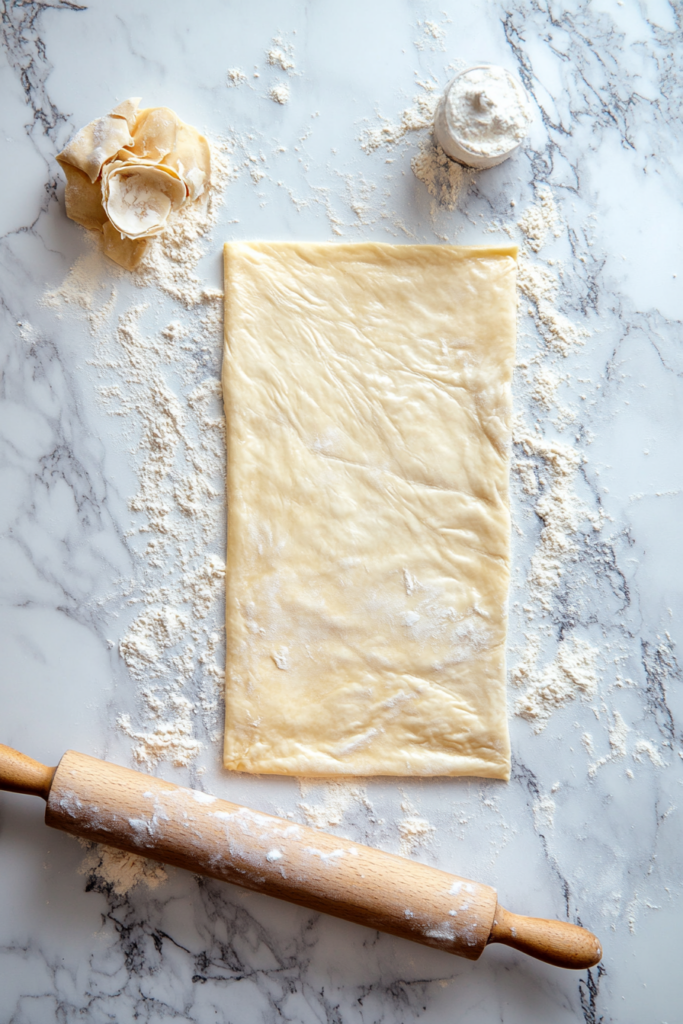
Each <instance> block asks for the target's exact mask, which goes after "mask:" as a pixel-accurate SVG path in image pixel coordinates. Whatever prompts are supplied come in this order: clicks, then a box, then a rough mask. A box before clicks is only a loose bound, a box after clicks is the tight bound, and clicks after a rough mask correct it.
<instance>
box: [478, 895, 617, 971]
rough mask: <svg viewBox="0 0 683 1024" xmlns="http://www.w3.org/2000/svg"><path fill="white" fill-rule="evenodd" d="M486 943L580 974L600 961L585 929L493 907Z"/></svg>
mask: <svg viewBox="0 0 683 1024" xmlns="http://www.w3.org/2000/svg"><path fill="white" fill-rule="evenodd" d="M488 941H489V942H502V943H503V944H504V945H506V946H512V948H513V949H518V950H519V952H520V953H527V954H528V955H529V956H534V957H536V959H537V960H544V961H545V963H547V964H554V966H555V967H568V968H569V969H570V970H575V971H583V970H585V969H586V968H587V967H595V965H596V964H597V963H599V961H600V960H601V959H602V949H601V946H600V942H599V941H598V939H597V938H596V937H595V935H593V934H592V932H589V931H587V929H585V928H581V927H580V926H579V925H576V924H569V922H568V921H548V920H546V919H545V918H541V917H523V916H522V915H521V914H513V913H511V912H510V911H509V910H505V909H504V908H503V907H501V905H500V903H499V904H498V905H497V907H496V913H495V915H494V918H493V927H492V928H491V934H490V935H489V940H488Z"/></svg>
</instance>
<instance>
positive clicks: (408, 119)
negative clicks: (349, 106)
mask: <svg viewBox="0 0 683 1024" xmlns="http://www.w3.org/2000/svg"><path fill="white" fill-rule="evenodd" d="M437 101H438V97H437V96H435V95H434V94H433V93H432V92H431V91H428V92H427V93H426V95H418V96H415V97H414V99H413V105H412V106H411V107H408V108H407V109H406V110H404V111H403V113H402V114H401V120H400V121H399V122H398V124H392V122H391V121H390V120H389V119H388V118H386V117H382V116H381V115H380V121H381V122H382V123H381V124H380V125H378V126H377V127H374V128H366V129H365V130H364V131H363V132H362V133H361V137H360V144H361V148H362V149H363V150H365V152H366V153H372V152H374V151H375V150H376V149H379V148H380V146H395V145H396V144H397V143H398V142H400V141H401V139H403V138H405V136H406V135H407V134H408V133H409V132H415V131H420V130H421V129H422V128H431V126H432V122H433V120H434V111H435V109H436V104H437Z"/></svg>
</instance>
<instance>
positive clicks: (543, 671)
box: [511, 636, 598, 733]
mask: <svg viewBox="0 0 683 1024" xmlns="http://www.w3.org/2000/svg"><path fill="white" fill-rule="evenodd" d="M539 648H540V644H539V641H538V639H537V637H533V636H532V637H530V638H529V640H528V643H527V646H526V649H525V651H524V655H523V657H522V658H521V659H520V661H519V662H518V664H517V665H516V667H515V668H514V669H513V670H512V672H511V679H512V682H513V683H514V684H515V685H516V686H524V687H525V689H524V692H523V693H521V694H520V695H519V696H518V697H517V699H516V701H515V714H517V715H519V716H520V717H521V718H526V719H528V721H530V722H531V723H532V725H533V730H534V732H536V733H539V732H542V730H543V729H544V728H545V726H546V724H547V722H548V719H549V718H550V715H551V714H552V712H553V711H555V710H556V708H559V707H562V706H563V705H565V704H568V703H569V702H570V701H573V700H575V699H576V698H577V697H581V698H583V699H587V698H589V697H592V696H593V694H594V693H595V691H596V689H597V685H598V678H597V673H596V664H595V663H596V659H597V657H598V651H597V650H596V648H595V647H591V645H590V644H589V643H587V642H586V641H585V640H582V639H581V638H579V637H575V636H570V637H568V638H567V639H566V640H561V641H560V643H559V645H558V648H557V654H556V656H555V658H554V660H553V661H551V662H550V664H548V665H545V666H544V667H543V668H540V669H539V668H537V659H538V655H539Z"/></svg>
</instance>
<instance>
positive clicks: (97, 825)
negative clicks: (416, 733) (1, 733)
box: [0, 744, 602, 970]
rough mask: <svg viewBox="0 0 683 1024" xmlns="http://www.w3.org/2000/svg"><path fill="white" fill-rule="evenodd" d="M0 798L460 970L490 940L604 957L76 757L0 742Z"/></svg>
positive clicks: (203, 797)
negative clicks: (27, 751) (49, 761)
mask: <svg viewBox="0 0 683 1024" xmlns="http://www.w3.org/2000/svg"><path fill="white" fill-rule="evenodd" d="M0 789H5V790H10V791H11V792H14V793H29V794H33V795H35V796H42V797H43V799H44V800H46V801H47V807H46V810H45V823H46V824H47V825H50V826H52V828H58V829H62V830H63V831H64V832H71V833H72V834H73V835H76V836H82V837H83V838H84V839H90V840H93V841H95V842H98V843H106V844H107V845H108V846H115V847H118V848H119V849H121V850H128V851H130V852H131V853H137V854H141V855H142V856H144V857H151V858H152V859H154V860H159V861H163V862H164V863H165V864H173V865H175V866H176V867H179V868H185V869H186V870H188V871H193V872H195V873H198V874H202V875H209V876H210V877H211V878H218V879H220V880H221V881H224V882H232V883H234V884H235V885H241V886H243V887H244V888H245V889H254V890H256V892H263V893H267V894H268V895H269V896H276V897H277V898H278V899H282V900H288V901H289V902H290V903H298V904H299V905H301V906H303V907H309V908H310V909H311V910H316V911H322V912H323V913H326V914H333V915H335V916H336V917H341V918H344V919H345V920H347V921H354V922H355V923H357V924H362V925H365V926H367V927H369V928H376V929H378V930H379V931H383V932H390V933H391V934H392V935H400V936H401V938H404V939H412V940H413V941H415V942H421V943H424V944H425V945H427V946H434V947H435V948H436V949H443V950H446V951H447V952H449V953H456V954H457V955H458V956H464V957H467V958H468V959H469V960H476V959H478V957H479V956H480V955H481V953H482V952H483V950H484V947H485V946H486V945H487V944H488V943H490V942H502V943H505V945H507V946H512V947H513V948H514V949H518V950H520V951H521V952H523V953H529V954H530V955H531V956H534V957H537V958H538V959H539V960H545V961H546V963H550V964H555V965H556V966H557V967H570V968H575V969H578V970H581V969H584V968H586V967H592V966H593V965H594V964H597V963H598V961H599V960H600V958H601V957H602V950H601V948H600V943H599V942H598V940H597V939H596V937H595V936H594V935H592V934H591V933H590V932H588V931H586V930H585V928H579V927H578V926H577V925H573V924H567V923H566V922H564V921H547V920H543V919H540V918H533V917H521V916H519V915H518V914H512V913H510V911H508V910H504V909H503V908H502V907H501V906H500V905H499V904H498V902H497V898H496V892H495V889H492V888H491V887H490V886H488V885H481V884H480V883H478V882H472V881H469V880H468V879H466V878H458V877H457V875H450V874H448V873H447V872H445V871H440V870H438V869H437V868H432V867H428V866H427V865H425V864H419V863H416V862H415V861H410V860H406V858H404V857H397V856H395V855H394V854H391V853H383V852H381V851H380V850H374V849H372V848H371V847H369V846H361V845H360V844H358V843H353V842H350V841H349V840H347V839H340V838H339V837H338V836H333V835H328V834H327V833H325V832H318V831H316V830H315V829H312V828H306V827H305V826H304V825H296V824H293V823H292V822H291V821H286V820H284V819H282V818H274V817H272V816H271V815H269V814H260V813H258V812H256V811H250V810H249V809H248V808H246V807H240V806H239V805H238V804H232V803H228V802H227V801H226V800H218V799H217V798H216V797H213V796H208V795H207V794H206V793H201V792H199V791H197V790H193V789H184V788H183V787H181V786H174V785H173V784H172V783H170V782H163V781H162V780H161V779H157V778H154V776H151V775H145V774H143V773H142V772H135V771H131V770H130V769H129V768H120V767H119V766H118V765H115V764H109V763H108V762H107V761H100V760H98V759H97V758H94V757H88V756H86V755H85V754H78V753H76V752H75V751H73V750H69V751H67V753H66V754H65V755H64V757H63V758H62V759H61V761H60V762H59V765H58V766H57V767H56V768H47V767H45V765H42V764H39V763H38V762H37V761H33V760H32V759H31V758H29V757H26V756H25V755H24V754H20V753H19V752H18V751H16V750H12V748H11V747H6V746H3V745H2V744H0Z"/></svg>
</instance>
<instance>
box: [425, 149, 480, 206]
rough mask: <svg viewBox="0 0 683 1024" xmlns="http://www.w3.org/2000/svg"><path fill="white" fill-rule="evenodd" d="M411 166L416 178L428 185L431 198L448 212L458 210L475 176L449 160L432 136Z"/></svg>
mask: <svg viewBox="0 0 683 1024" xmlns="http://www.w3.org/2000/svg"><path fill="white" fill-rule="evenodd" d="M410 166H411V168H412V171H413V174H414V175H415V177H416V178H418V179H419V180H420V181H421V182H423V184H424V185H426V187H427V191H428V192H429V194H430V196H432V197H433V198H434V199H435V200H436V202H437V203H438V205H439V206H441V207H443V208H444V209H446V210H454V209H455V208H456V206H457V205H458V200H459V198H460V195H461V193H462V192H463V189H465V188H466V186H467V185H468V184H469V182H470V181H471V179H472V174H473V172H472V171H468V170H466V169H465V168H464V167H463V166H462V164H458V163H456V162H455V160H451V159H449V157H447V156H446V154H445V153H444V151H443V149H442V148H441V146H440V145H439V144H438V142H437V141H436V140H435V139H434V138H433V137H431V136H430V138H429V139H427V140H424V141H423V142H422V143H421V144H420V151H419V153H418V154H417V156H414V157H413V159H412V161H411V164H410ZM433 212H434V211H433Z"/></svg>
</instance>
